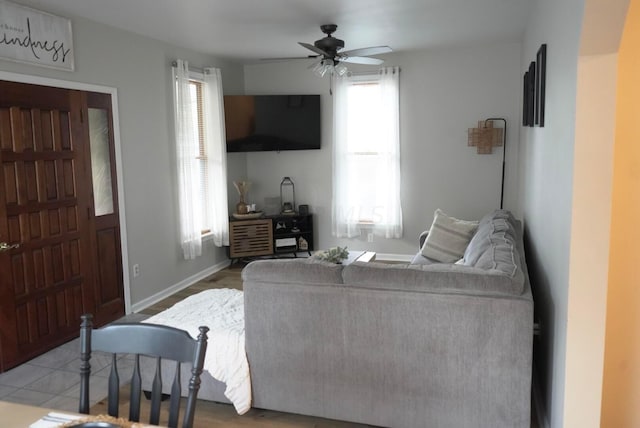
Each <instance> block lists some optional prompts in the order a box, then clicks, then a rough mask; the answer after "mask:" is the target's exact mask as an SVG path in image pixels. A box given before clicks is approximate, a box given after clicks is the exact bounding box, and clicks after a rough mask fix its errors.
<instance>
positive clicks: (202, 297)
mask: <svg viewBox="0 0 640 428" xmlns="http://www.w3.org/2000/svg"><path fill="white" fill-rule="evenodd" d="M144 322H147V323H153V324H162V325H168V326H171V327H176V328H179V329H182V330H185V331H187V332H189V334H191V336H193V337H194V338H197V337H198V334H199V330H198V327H200V326H202V325H204V326H207V327H209V333H208V336H209V341H208V346H207V353H206V355H205V359H204V369H205V370H206V371H208V372H209V373H210V374H211V376H213V377H214V378H215V379H217V380H219V381H220V382H223V383H224V384H225V385H226V389H225V392H224V395H225V396H226V397H227V398H228V399H229V400H230V401H231V402H232V403H233V405H234V407H235V408H236V411H237V412H238V414H240V415H242V414H244V413H246V412H247V411H248V410H249V409H250V408H251V378H250V377H249V363H248V361H247V354H246V352H245V348H244V298H243V294H242V291H239V290H232V289H228V288H223V289H213V290H205V291H202V292H200V293H198V294H195V295H193V296H190V297H187V298H186V299H184V300H182V301H180V302H178V303H176V304H175V305H173V306H172V307H170V308H169V309H167V310H164V311H162V312H160V313H159V314H157V315H154V316H152V317H151V318H148V319H146V320H145V321H144Z"/></svg>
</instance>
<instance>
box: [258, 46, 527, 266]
mask: <svg viewBox="0 0 640 428" xmlns="http://www.w3.org/2000/svg"><path fill="white" fill-rule="evenodd" d="M384 58H385V59H386V62H385V64H386V65H396V66H400V68H401V75H400V87H401V89H400V109H401V122H400V139H401V165H402V177H401V180H402V208H403V216H404V237H403V239H401V240H393V239H389V240H386V239H383V238H379V237H376V238H375V242H373V243H368V242H366V239H365V238H364V237H362V238H356V239H351V240H348V239H344V240H337V239H335V238H333V237H332V236H331V132H332V111H333V108H332V102H333V100H332V98H331V96H330V94H329V79H328V78H326V77H325V78H324V79H322V78H318V77H316V76H315V75H314V74H313V73H311V72H310V71H309V70H307V69H306V67H307V66H308V63H306V62H304V61H302V62H286V63H271V64H258V65H250V66H246V67H245V92H246V93H247V94H275V93H282V94H303V93H310V94H313V93H315V94H321V95H322V101H321V102H322V149H321V150H314V151H300V152H282V153H273V152H256V153H248V154H247V175H248V178H249V179H250V180H251V181H252V182H253V188H252V191H251V192H250V199H252V202H255V203H257V204H259V205H260V204H262V203H263V202H264V198H265V197H271V196H279V192H280V188H279V185H280V181H281V180H282V177H283V176H285V175H288V176H290V177H291V178H292V179H293V181H294V183H295V185H296V202H297V203H306V204H309V205H310V207H311V211H312V212H313V213H314V214H316V218H315V221H316V248H328V247H331V246H335V245H341V246H344V245H347V246H348V247H349V248H351V249H364V248H367V249H372V250H375V251H377V252H379V253H385V254H402V255H410V254H415V253H416V251H417V237H418V235H419V233H420V232H421V231H423V230H425V229H427V228H428V227H429V226H430V224H431V221H432V220H433V212H434V211H435V210H436V209H437V208H441V209H443V210H444V211H445V212H447V213H449V214H450V215H453V216H456V217H459V218H464V219H479V218H480V217H481V216H482V215H484V214H485V213H487V212H489V211H491V210H493V209H495V208H498V207H499V205H500V182H501V174H502V151H501V149H500V148H497V149H494V153H493V154H491V155H478V154H476V149H475V148H473V147H468V146H467V129H468V128H470V127H475V126H476V125H477V122H478V121H479V120H482V119H485V118H488V117H495V116H498V117H505V118H506V119H507V122H508V125H509V129H508V143H507V158H508V160H507V162H508V167H507V178H506V183H507V184H506V190H505V207H506V208H512V209H515V208H516V200H517V189H518V186H517V183H518V172H517V168H515V165H516V162H517V156H518V155H517V152H518V135H517V131H515V130H517V129H518V124H519V123H520V105H519V103H520V100H521V95H520V93H521V88H520V80H521V78H520V71H519V70H520V58H521V46H520V44H519V43H502V44H499V43H498V44H492V45H490V46H476V47H468V48H449V49H443V50H435V51H412V52H407V53H393V54H388V55H386V56H384ZM351 68H353V69H356V68H355V67H351ZM496 126H501V125H498V124H497V125H496Z"/></svg>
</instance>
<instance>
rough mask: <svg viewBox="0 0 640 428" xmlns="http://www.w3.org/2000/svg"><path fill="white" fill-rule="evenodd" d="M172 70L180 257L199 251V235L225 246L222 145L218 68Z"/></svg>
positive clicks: (182, 63)
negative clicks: (199, 72) (199, 71)
mask: <svg viewBox="0 0 640 428" xmlns="http://www.w3.org/2000/svg"><path fill="white" fill-rule="evenodd" d="M174 73H175V93H174V95H175V96H174V100H175V109H174V112H175V126H176V154H177V162H178V165H177V169H178V196H179V209H180V239H181V245H182V248H183V251H184V256H185V259H192V258H195V257H197V256H199V255H200V254H201V253H202V236H203V235H205V236H207V237H209V236H211V237H212V238H213V241H214V243H215V245H217V246H222V245H228V244H229V229H228V211H227V191H226V189H227V184H226V175H227V172H226V149H225V144H224V142H225V137H224V122H223V117H224V116H223V115H224V113H223V110H222V83H221V75H220V70H218V69H213V68H209V69H205V73H204V74H203V75H201V78H199V77H200V76H197V77H194V75H193V73H189V70H188V64H187V63H186V62H185V61H177V65H176V66H175V67H174Z"/></svg>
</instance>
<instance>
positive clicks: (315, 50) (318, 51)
mask: <svg viewBox="0 0 640 428" xmlns="http://www.w3.org/2000/svg"><path fill="white" fill-rule="evenodd" d="M298 44H299V45H300V46H304V47H305V48H307V49H309V50H310V51H313V52H315V53H317V54H318V55H326V56H331V55H329V54H328V53H326V52H325V51H323V50H322V49H320V48H317V47H315V46H313V45H310V44H309V43H304V42H298Z"/></svg>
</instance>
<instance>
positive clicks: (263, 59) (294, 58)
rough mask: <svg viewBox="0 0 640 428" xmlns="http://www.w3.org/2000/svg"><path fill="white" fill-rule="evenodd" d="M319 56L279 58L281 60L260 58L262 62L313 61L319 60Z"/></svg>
mask: <svg viewBox="0 0 640 428" xmlns="http://www.w3.org/2000/svg"><path fill="white" fill-rule="evenodd" d="M318 56H319V55H307V56H289V57H286V56H285V57H279V58H260V61H273V62H277V61H292V60H296V59H311V58H318Z"/></svg>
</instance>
